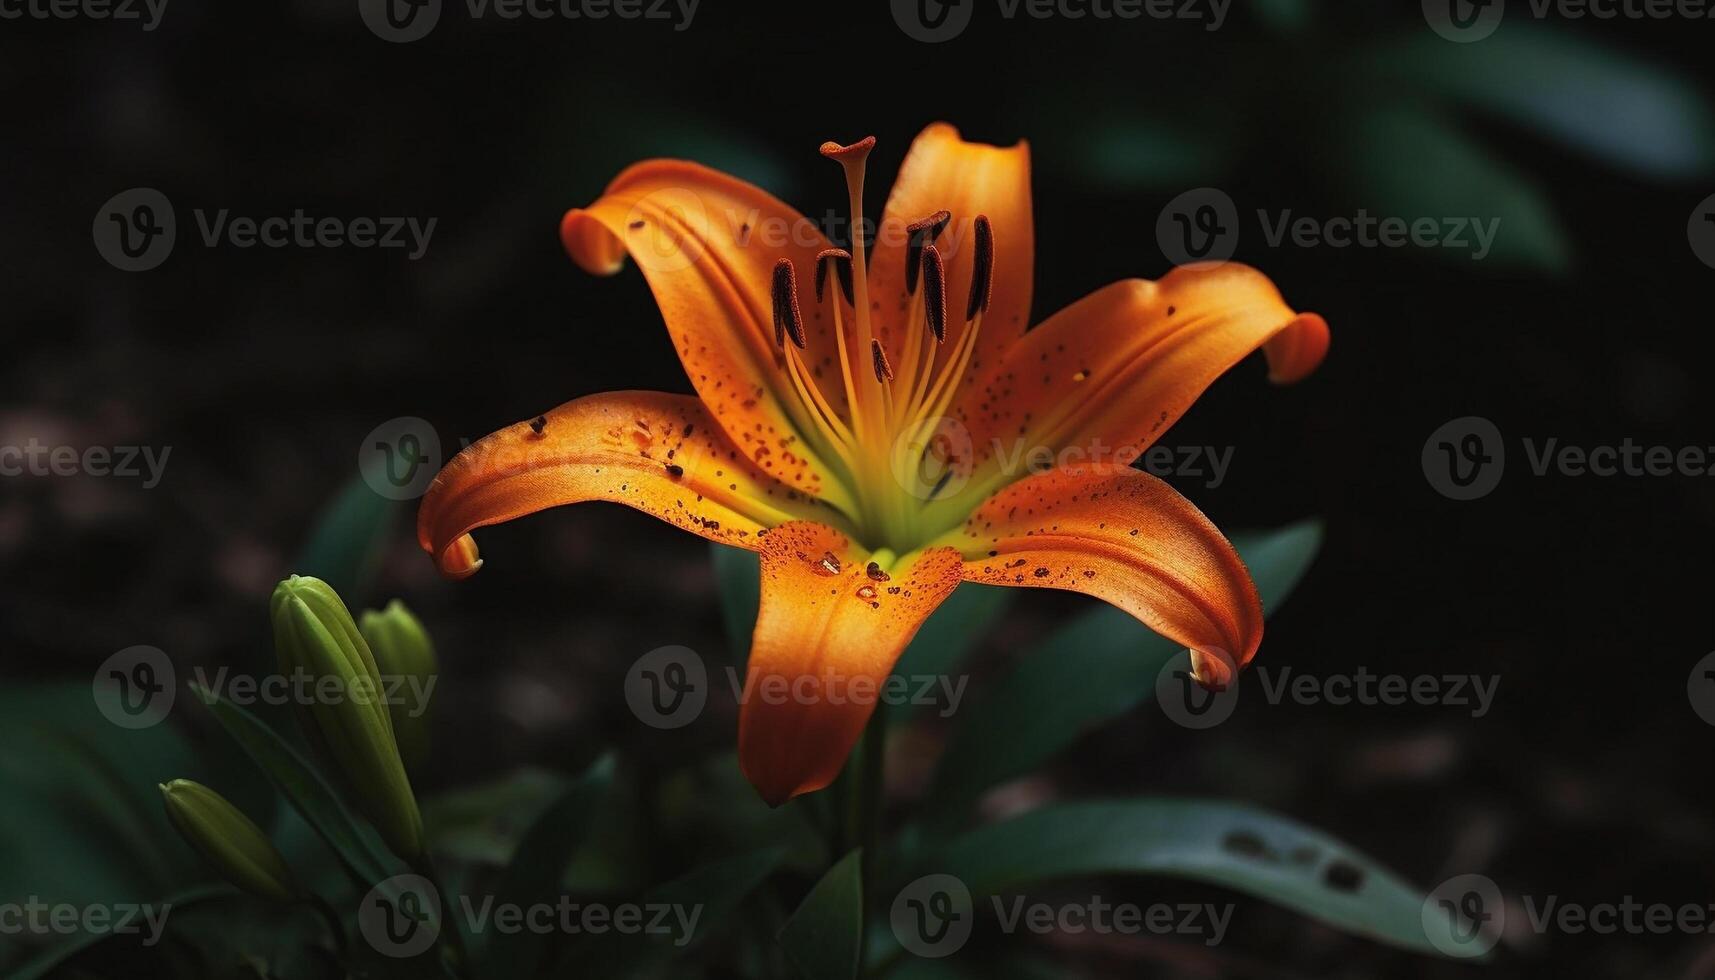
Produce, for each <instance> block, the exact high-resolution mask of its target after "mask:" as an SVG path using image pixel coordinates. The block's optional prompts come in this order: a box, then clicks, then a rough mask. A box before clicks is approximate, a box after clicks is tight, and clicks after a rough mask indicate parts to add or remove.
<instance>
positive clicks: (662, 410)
mask: <svg viewBox="0 0 1715 980" xmlns="http://www.w3.org/2000/svg"><path fill="white" fill-rule="evenodd" d="M586 500H609V501H613V502H614V503H620V504H625V505H626V506H628V507H634V508H636V509H637V510H641V511H643V512H644V513H646V514H653V515H654V516H656V517H659V518H661V519H662V520H664V521H666V522H667V523H669V524H673V525H675V526H677V527H680V528H683V529H684V530H687V531H690V532H692V533H693V534H698V535H701V536H703V537H705V538H708V539H709V540H711V541H719V542H721V543H722V544H730V545H737V546H738V547H741V548H749V549H750V550H752V551H754V550H756V548H757V547H758V545H759V544H760V542H759V540H758V539H759V537H760V535H761V534H762V533H763V531H764V530H765V529H767V528H769V527H772V526H774V525H775V524H778V523H782V522H784V521H789V520H793V519H794V518H812V517H813V518H816V519H819V520H830V519H835V520H837V519H839V518H838V515H836V514H833V513H831V512H830V511H829V510H828V508H826V507H825V506H823V505H821V504H820V503H819V502H817V501H816V500H815V499H814V498H811V497H808V496H806V495H804V494H802V493H800V492H798V491H797V490H794V489H793V488H791V487H788V486H786V485H785V484H783V483H781V482H780V481H779V480H776V479H775V478H774V477H772V476H770V475H768V474H767V473H764V472H762V471H761V469H759V468H758V467H757V466H756V465H755V464H753V463H751V461H750V460H748V459H746V458H745V457H744V455H743V454H742V453H740V452H739V451H738V450H737V449H736V448H734V446H733V445H732V443H731V442H730V441H728V439H727V438H726V436H725V435H724V434H723V433H722V432H721V430H720V428H719V427H718V426H717V425H715V420H714V418H713V417H712V416H710V414H709V412H708V411H707V409H705V408H704V407H703V405H702V403H701V402H699V401H698V400H697V399H696V398H694V397H692V396H690V395H669V394H662V393H660V392H651V391H622V392H608V393H605V394H600V395H590V396H589V397H587V398H580V399H577V400H576V401H571V402H567V403H566V404H564V405H561V406H560V407H559V408H556V409H554V410H553V411H551V412H549V413H548V414H546V415H543V416H539V417H538V418H536V419H533V420H530V421H526V422H519V423H518V424H517V425H510V426H507V427H506V428H504V429H501V430H500V431H499V432H495V433H493V434H491V435H488V436H485V437H483V438H482V439H480V440H478V441H477V442H475V443H472V444H471V445H470V446H469V447H467V448H466V449H465V450H464V451H463V452H461V453H459V454H458V455H457V456H456V457H454V458H453V460H452V462H450V463H448V464H447V465H446V467H445V468H444V469H442V470H441V472H440V473H439V474H438V475H437V476H436V477H435V481H434V483H432V484H430V485H429V491H428V493H427V494H426V495H424V497H423V504H422V507H421V508H420V509H419V510H418V512H417V542H418V544H420V545H422V547H423V550H424V551H427V552H428V553H429V555H430V557H432V558H433V559H434V560H435V564H436V565H437V566H438V567H439V568H440V570H441V573H442V574H443V575H446V576H447V577H449V578H465V577H467V576H469V575H471V574H474V573H475V572H476V570H477V569H478V568H480V567H481V566H482V560H481V559H480V558H479V557H478V556H477V549H476V542H475V541H474V539H472V538H471V536H470V532H471V531H472V530H474V529H475V528H479V527H485V526H487V525H489V524H499V523H501V522H503V521H510V520H512V519H513V518H516V517H523V516H525V515H526V514H534V513H536V512H537V511H541V510H546V509H548V508H550V507H558V506H560V505H561V504H573V503H579V502H582V501H586Z"/></svg>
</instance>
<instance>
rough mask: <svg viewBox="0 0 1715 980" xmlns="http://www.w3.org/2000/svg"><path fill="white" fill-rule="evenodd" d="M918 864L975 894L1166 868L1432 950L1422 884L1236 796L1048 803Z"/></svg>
mask: <svg viewBox="0 0 1715 980" xmlns="http://www.w3.org/2000/svg"><path fill="white" fill-rule="evenodd" d="M931 865H932V866H931ZM921 871H922V873H928V872H940V873H945V874H951V875H954V876H956V877H958V878H959V879H960V880H961V881H963V882H964V883H965V885H966V886H967V887H968V888H970V889H971V891H972V893H973V895H997V894H1002V893H1004V892H1006V891H1008V890H1014V889H1021V888H1023V887H1024V886H1027V885H1031V884H1034V883H1036V882H1043V881H1054V880H1058V879H1064V878H1074V877H1088V876H1092V875H1107V874H1114V873H1129V874H1165V875H1172V876H1174V877H1179V878H1189V879H1193V880H1196V881H1205V882H1211V883H1213V884H1217V885H1221V886H1224V887H1227V888H1232V889H1234V890H1236V891H1239V892H1243V893H1244V894H1247V895H1251V896H1254V897H1256V898H1260V899H1263V900H1265V901H1268V902H1272V903H1274V904H1276V905H1280V906H1284V907H1285V908H1289V909H1292V910H1293V911H1295V912H1299V913H1301V914H1303V915H1307V916H1309V917H1310V918H1312V919H1316V920H1317V921H1319V922H1323V923H1326V924H1327V925H1330V926H1333V927H1335V928H1337V929H1342V930H1345V931H1347V932H1351V933H1356V934H1357V935H1361V936H1367V937H1369V938H1371V939H1376V940H1379V941H1381V942H1384V943H1388V944H1390V945H1394V946H1399V947H1402V948H1404V949H1410V950H1416V951H1419V952H1428V953H1434V952H1435V947H1434V946H1432V945H1431V944H1430V942H1429V940H1428V938H1427V936H1426V935H1425V931H1424V924H1423V903H1424V901H1425V898H1426V893H1425V892H1422V891H1419V890H1418V889H1416V888H1414V887H1413V886H1411V885H1410V884H1408V883H1407V882H1405V881H1404V880H1403V879H1401V878H1399V877H1398V876H1397V875H1395V874H1394V873H1393V872H1391V871H1389V870H1388V869H1386V868H1385V867H1382V866H1381V865H1379V864H1377V863H1376V862H1375V861H1373V860H1371V859H1370V858H1369V857H1366V856H1365V855H1363V854H1360V853H1358V852H1357V851H1354V850H1352V849H1351V848H1349V847H1347V846H1346V845H1344V844H1342V843H1340V842H1339V841H1336V840H1334V839H1333V838H1331V837H1329V836H1327V835H1326V834H1323V833H1321V832H1319V831H1316V830H1312V829H1310V828H1308V827H1305V826H1303V825H1302V824H1299V823H1297V822H1296V821H1293V820H1290V819H1287V818H1285V817H1282V816H1279V815H1277V814H1273V813H1269V812H1268V811H1265V810H1259V809H1255V808H1252V807H1248V806H1242V805H1237V804H1232V803H1223V802H1218V801H1202V800H1176V799H1133V800H1117V801H1087V802H1078V803H1061V804H1054V805H1050V806H1045V807H1042V808H1041V809H1039V810H1033V811H1031V812H1029V813H1026V814H1024V815H1023V816H1020V817H1015V818H1013V819H1011V820H1007V821H1004V822H1002V823H997V824H991V825H989V826H986V827H981V828H978V829H977V830H974V831H971V832H969V833H967V834H965V835H964V836H962V837H960V838H958V839H957V840H955V841H954V842H953V843H952V844H950V845H949V846H948V847H947V848H946V849H944V850H943V851H941V853H939V854H938V855H936V856H935V857H934V858H933V860H932V861H931V862H927V863H926V864H925V866H924V867H923V868H922V869H921Z"/></svg>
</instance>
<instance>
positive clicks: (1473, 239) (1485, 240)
mask: <svg viewBox="0 0 1715 980" xmlns="http://www.w3.org/2000/svg"><path fill="white" fill-rule="evenodd" d="M1484 43H1487V42H1484ZM1448 46H1449V47H1452V46H1454V45H1448ZM1472 46H1475V45H1467V47H1472ZM1345 138H1346V139H1347V140H1348V142H1349V145H1348V146H1346V147H1345V148H1344V150H1343V151H1342V152H1341V153H1339V154H1335V155H1332V156H1331V159H1335V160H1338V161H1342V162H1344V164H1345V165H1346V167H1347V168H1348V175H1347V180H1346V181H1345V185H1344V189H1345V190H1347V191H1348V192H1349V194H1348V196H1349V197H1350V199H1351V200H1353V201H1355V202H1358V203H1360V204H1361V205H1362V206H1363V207H1364V208H1366V209H1367V210H1369V211H1370V212H1371V213H1372V214H1373V215H1377V216H1386V217H1398V218H1403V219H1405V220H1406V222H1407V224H1406V230H1407V231H1408V232H1409V230H1410V227H1411V225H1412V224H1413V223H1415V222H1419V221H1428V222H1435V223H1437V224H1438V226H1439V228H1438V230H1437V231H1436V233H1435V234H1436V236H1437V237H1436V238H1435V239H1433V240H1434V241H1436V242H1438V243H1440V244H1434V245H1428V246H1422V251H1424V252H1426V253H1428V254H1429V255H1431V256H1433V257H1435V258H1437V259H1441V260H1443V261H1448V262H1456V263H1459V264H1460V265H1461V266H1463V267H1465V268H1467V269H1470V270H1471V271H1476V270H1477V269H1479V268H1483V267H1488V266H1496V267H1511V268H1527V269H1534V270H1537V271H1540V272H1548V273H1560V272H1564V271H1565V270H1566V268H1567V266H1568V264H1569V262H1570V257H1569V246H1568V244H1567V242H1568V239H1567V235H1566V232H1565V230H1564V229H1563V228H1562V227H1561V224H1560V220H1559V219H1558V218H1557V217H1556V216H1555V214H1554V210H1553V208H1552V206H1551V205H1550V204H1549V202H1548V199H1547V197H1546V196H1544V195H1543V193H1542V191H1541V190H1540V189H1539V188H1538V187H1537V185H1536V183H1535V182H1534V181H1533V180H1531V179H1530V178H1529V177H1526V176H1525V175H1523V174H1520V173H1519V172H1518V171H1517V170H1515V169H1514V168H1513V167H1511V166H1509V165H1507V164H1506V163H1504V162H1502V161H1501V160H1500V159H1499V158H1497V157H1495V156H1494V155H1493V154H1491V153H1490V152H1489V151H1488V150H1486V149H1485V148H1483V147H1482V146H1480V145H1478V144H1477V143H1476V142H1474V141H1473V140H1472V139H1471V138H1470V137H1468V136H1466V135H1465V133H1464V132H1463V131H1461V130H1460V129H1458V128H1456V127H1454V126H1452V125H1451V124H1449V123H1448V122H1447V121H1446V120H1444V119H1442V118H1441V117H1439V116H1436V115H1432V114H1429V113H1427V112H1422V111H1418V110H1415V109H1400V108H1388V109H1379V110H1374V111H1370V112H1367V113H1363V114H1361V115H1359V116H1358V118H1357V119H1356V120H1355V121H1354V122H1353V123H1352V125H1351V127H1350V132H1349V133H1347V134H1346V137H1345ZM1455 220H1464V221H1466V222H1467V225H1466V227H1465V228H1464V230H1463V233H1462V234H1458V235H1455V234H1454V232H1455V231H1457V229H1455V228H1453V227H1452V226H1451V224H1450V222H1452V221H1455ZM1470 222H1475V224H1471V223H1470ZM1407 240H1410V237H1409V235H1408V236H1407Z"/></svg>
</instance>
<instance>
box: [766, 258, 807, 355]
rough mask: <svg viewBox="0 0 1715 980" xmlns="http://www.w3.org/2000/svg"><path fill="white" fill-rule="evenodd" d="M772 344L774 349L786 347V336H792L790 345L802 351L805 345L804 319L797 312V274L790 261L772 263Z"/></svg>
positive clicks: (782, 260)
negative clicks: (794, 345)
mask: <svg viewBox="0 0 1715 980" xmlns="http://www.w3.org/2000/svg"><path fill="white" fill-rule="evenodd" d="M772 292H773V295H774V344H775V346H776V347H785V346H786V335H787V334H791V335H792V343H794V344H796V345H797V346H798V349H799V350H803V349H804V348H805V347H806V346H807V343H806V341H805V339H804V317H803V314H801V313H800V312H799V310H798V272H797V270H796V269H794V268H793V267H792V260H791V259H781V260H780V261H779V262H776V263H774V284H773V289H772Z"/></svg>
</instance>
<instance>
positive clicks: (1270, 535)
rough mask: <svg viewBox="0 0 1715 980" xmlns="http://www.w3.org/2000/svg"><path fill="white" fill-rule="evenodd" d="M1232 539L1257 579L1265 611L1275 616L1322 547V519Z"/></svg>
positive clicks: (1243, 533) (1255, 579) (1268, 614)
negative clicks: (1275, 612)
mask: <svg viewBox="0 0 1715 980" xmlns="http://www.w3.org/2000/svg"><path fill="white" fill-rule="evenodd" d="M1231 540H1232V542H1233V547H1234V548H1235V549H1237V550H1238V553H1239V557H1240V558H1242V559H1244V562H1245V567H1246V568H1247V569H1249V570H1250V573H1251V581H1253V582H1255V583H1256V591H1257V594H1258V595H1259V596H1260V597H1261V598H1262V614H1263V615H1264V616H1272V615H1274V611H1275V610H1276V609H1279V608H1280V604H1281V603H1283V602H1285V601H1286V597H1287V596H1289V595H1291V594H1292V590H1293V589H1295V588H1297V587H1298V583H1299V582H1300V581H1301V580H1302V579H1303V578H1304V573H1305V572H1308V571H1309V570H1310V565H1311V563H1312V562H1314V561H1315V560H1316V554H1317V552H1319V551H1321V550H1322V522H1321V521H1318V520H1307V521H1299V522H1297V523H1295V524H1288V525H1286V526H1285V527H1282V528H1277V529H1275V530H1273V531H1245V532H1241V533H1239V534H1235V535H1233V536H1232V539H1231Z"/></svg>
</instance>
